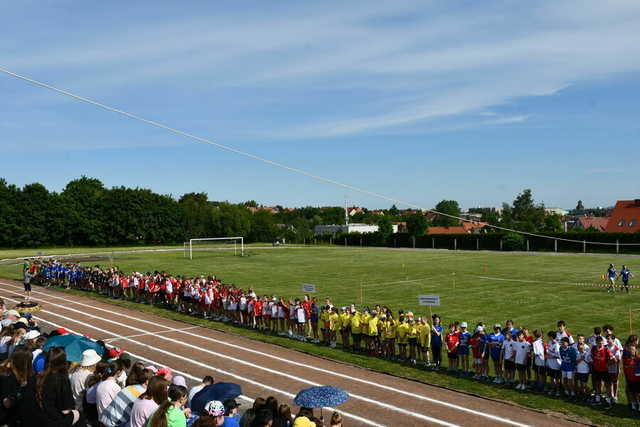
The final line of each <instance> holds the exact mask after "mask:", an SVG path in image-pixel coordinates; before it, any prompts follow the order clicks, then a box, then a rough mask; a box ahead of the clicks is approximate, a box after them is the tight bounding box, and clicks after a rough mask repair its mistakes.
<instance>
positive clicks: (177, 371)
mask: <svg viewBox="0 0 640 427" xmlns="http://www.w3.org/2000/svg"><path fill="white" fill-rule="evenodd" d="M5 299H7V300H9V301H13V302H16V303H17V302H18V301H17V300H14V299H11V298H5ZM34 318H36V319H37V320H38V321H39V322H44V323H47V324H49V325H51V326H53V327H54V328H64V329H65V330H66V331H67V332H71V333H72V334H76V335H83V334H82V332H78V331H75V330H73V329H71V328H69V327H67V326H65V325H61V324H59V323H55V322H52V321H51V320H47V319H43V318H42V317H39V316H34ZM90 339H91V340H92V341H97V340H96V339H95V338H90ZM105 345H106V346H107V347H114V346H113V345H111V344H109V343H105ZM127 354H128V355H129V356H131V357H133V358H134V359H137V360H143V361H145V362H147V363H150V364H152V365H153V366H156V367H160V368H163V367H164V368H168V366H166V365H165V364H164V363H160V362H157V361H155V360H151V359H147V358H146V357H144V356H141V355H139V354H135V353H131V352H130V351H127ZM171 371H172V372H174V373H176V374H180V375H182V376H183V377H186V378H189V379H191V380H193V381H198V382H199V381H201V380H202V379H201V378H199V377H196V376H195V375H191V374H189V373H187V372H183V371H180V370H178V369H174V368H171ZM238 397H239V398H240V399H243V400H246V401H248V402H253V401H254V399H252V398H250V397H249V396H245V395H244V394H241V395H240V396H238Z"/></svg>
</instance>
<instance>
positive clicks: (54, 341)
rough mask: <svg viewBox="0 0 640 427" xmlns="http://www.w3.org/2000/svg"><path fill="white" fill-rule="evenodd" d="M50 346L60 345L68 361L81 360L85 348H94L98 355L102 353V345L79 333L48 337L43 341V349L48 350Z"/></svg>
mask: <svg viewBox="0 0 640 427" xmlns="http://www.w3.org/2000/svg"><path fill="white" fill-rule="evenodd" d="M52 347H62V348H64V352H65V353H66V354H67V360H68V361H70V362H81V361H82V352H83V351H85V350H89V349H92V350H95V351H96V353H98V355H99V356H102V355H103V354H104V347H103V346H101V345H100V344H98V343H96V342H95V341H92V340H90V339H89V338H87V337H83V336H80V335H73V334H66V335H58V336H55V337H52V338H49V339H48V340H47V341H46V342H45V343H44V347H43V350H44V351H49V349H50V348H52Z"/></svg>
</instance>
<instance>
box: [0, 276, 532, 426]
mask: <svg viewBox="0 0 640 427" xmlns="http://www.w3.org/2000/svg"><path fill="white" fill-rule="evenodd" d="M0 284H2V285H7V286H11V287H13V288H17V289H20V288H19V287H18V286H15V285H11V284H8V283H5V282H0ZM10 292H12V291H10ZM34 293H39V294H42V295H46V296H48V297H51V298H56V299H62V300H64V301H65V302H67V303H72V304H76V305H80V306H85V307H89V308H92V309H95V310H99V311H104V312H107V313H110V314H115V315H118V316H121V317H124V318H126V319H130V320H137V321H139V322H142V323H148V324H153V325H157V326H162V327H164V328H168V327H167V326H165V325H158V324H157V323H154V322H150V321H148V320H144V319H136V318H134V317H133V316H129V315H126V314H124V313H119V312H115V311H109V310H106V309H103V308H101V307H94V306H91V305H88V304H84V303H81V302H77V301H67V300H66V299H65V298H62V297H58V296H55V295H50V294H47V293H44V292H39V291H34ZM16 294H18V293H17V292H16ZM185 333H186V334H187V335H190V336H193V337H196V338H200V339H206V340H207V341H210V342H214V343H217V344H221V345H225V346H228V347H231V348H235V349H238V350H243V351H246V352H249V353H254V354H258V355H260V356H263V357H267V358H270V359H273V360H277V361H280V362H283V363H288V364H291V365H294V366H298V367H303V368H307V369H311V370H315V371H318V372H322V373H324V374H329V375H333V376H337V377H340V378H344V379H348V380H351V381H356V382H360V383H363V384H367V385H370V386H374V387H377V388H381V389H384V390H387V391H391V392H394V393H398V394H402V395H405V396H409V397H412V398H416V399H419V400H423V401H426V402H430V403H436V404H439V405H442V406H446V407H449V408H451V409H455V410H458V411H462V412H467V413H470V414H473V415H478V416H481V417H485V418H489V419H492V420H494V421H499V422H502V423H506V424H512V425H517V426H523V425H524V424H520V423H518V422H516V421H513V420H509V419H508V418H502V417H499V416H497V415H492V414H487V413H483V412H479V411H475V410H473V409H469V408H465V407H463V406H459V405H456V404H452V403H449V402H444V401H441V400H438V399H434V398H431V397H427V396H423V395H419V394H414V393H409V392H407V391H404V390H401V389H397V388H395V387H391V386H387V385H384V384H378V383H375V382H372V381H368V380H365V379H361V378H357V377H353V376H351V375H347V374H341V373H339V372H334V371H330V370H327V369H322V368H318V367H315V366H310V365H307V364H304V363H301V362H295V361H292V360H289V359H286V358H282V357H278V356H274V355H269V354H265V353H262V352H260V351H258V350H253V349H248V348H244V347H242V346H239V345H237V344H232V343H227V342H224V341H221V340H217V339H215V338H211V337H202V336H200V335H197V334H193V333H191V332H185ZM161 338H162V337H161ZM452 391H456V390H452ZM527 409H530V408H527Z"/></svg>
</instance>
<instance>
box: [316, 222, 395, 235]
mask: <svg viewBox="0 0 640 427" xmlns="http://www.w3.org/2000/svg"><path fill="white" fill-rule="evenodd" d="M391 228H392V230H393V232H394V233H397V232H398V225H397V224H392V225H391ZM378 229H379V227H378V226H377V225H374V224H346V225H344V224H342V225H336V224H331V225H316V227H315V230H314V231H315V233H316V234H336V233H361V234H366V233H375V232H376V231H378Z"/></svg>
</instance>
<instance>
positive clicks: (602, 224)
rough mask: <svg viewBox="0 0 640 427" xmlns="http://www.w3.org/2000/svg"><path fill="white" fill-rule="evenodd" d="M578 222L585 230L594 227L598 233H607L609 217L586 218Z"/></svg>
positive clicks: (579, 219)
mask: <svg viewBox="0 0 640 427" xmlns="http://www.w3.org/2000/svg"><path fill="white" fill-rule="evenodd" d="M578 222H579V223H580V225H581V226H582V228H584V229H585V230H586V229H587V228H589V227H593V228H595V229H596V230H598V231H605V230H606V229H607V223H608V222H609V217H608V216H607V217H602V216H585V217H584V218H578Z"/></svg>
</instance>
